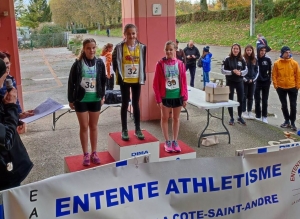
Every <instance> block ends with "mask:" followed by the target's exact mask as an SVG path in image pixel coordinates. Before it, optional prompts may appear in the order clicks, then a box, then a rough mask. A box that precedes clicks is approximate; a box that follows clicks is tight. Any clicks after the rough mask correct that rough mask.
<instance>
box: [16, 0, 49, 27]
mask: <svg viewBox="0 0 300 219" xmlns="http://www.w3.org/2000/svg"><path fill="white" fill-rule="evenodd" d="M51 16H52V15H51V11H50V7H49V5H48V3H47V0H30V4H29V5H28V7H27V10H26V12H25V13H24V14H23V15H22V16H21V18H20V22H21V24H22V25H23V26H28V27H31V28H36V27H38V26H39V24H40V23H42V22H49V21H51Z"/></svg>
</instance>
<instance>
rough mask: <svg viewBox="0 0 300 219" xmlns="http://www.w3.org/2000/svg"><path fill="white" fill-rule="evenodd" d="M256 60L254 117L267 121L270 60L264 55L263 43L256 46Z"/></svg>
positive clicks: (264, 47)
mask: <svg viewBox="0 0 300 219" xmlns="http://www.w3.org/2000/svg"><path fill="white" fill-rule="evenodd" d="M257 62H258V72H259V74H258V77H257V80H256V87H255V91H254V99H255V118H256V119H257V120H259V121H262V122H264V123H268V99H269V91H270V86H271V75H272V74H271V72H272V60H271V58H270V57H269V56H268V55H266V46H265V45H260V46H258V53H257ZM260 102H261V106H260Z"/></svg>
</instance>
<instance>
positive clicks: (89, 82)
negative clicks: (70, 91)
mask: <svg viewBox="0 0 300 219" xmlns="http://www.w3.org/2000/svg"><path fill="white" fill-rule="evenodd" d="M80 85H81V86H82V87H83V88H84V89H85V91H86V92H96V78H84V77H83V78H82V80H81V83H80Z"/></svg>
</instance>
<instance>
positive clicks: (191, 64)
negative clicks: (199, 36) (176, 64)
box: [183, 40, 200, 87]
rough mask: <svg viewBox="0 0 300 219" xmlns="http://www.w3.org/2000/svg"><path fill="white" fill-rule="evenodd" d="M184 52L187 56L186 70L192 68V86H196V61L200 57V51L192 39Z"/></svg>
mask: <svg viewBox="0 0 300 219" xmlns="http://www.w3.org/2000/svg"><path fill="white" fill-rule="evenodd" d="M183 51H184V54H185V56H186V70H188V69H189V70H190V75H191V78H190V86H191V87H194V81H195V74H196V61H197V59H199V58H200V52H199V50H198V48H197V47H196V46H194V42H193V41H192V40H190V42H189V43H188V45H187V47H185V48H184V50H183Z"/></svg>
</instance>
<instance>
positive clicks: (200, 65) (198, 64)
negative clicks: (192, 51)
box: [197, 57, 202, 68]
mask: <svg viewBox="0 0 300 219" xmlns="http://www.w3.org/2000/svg"><path fill="white" fill-rule="evenodd" d="M197 66H198V67H199V68H202V59H201V57H200V58H199V59H198V62H197Z"/></svg>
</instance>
